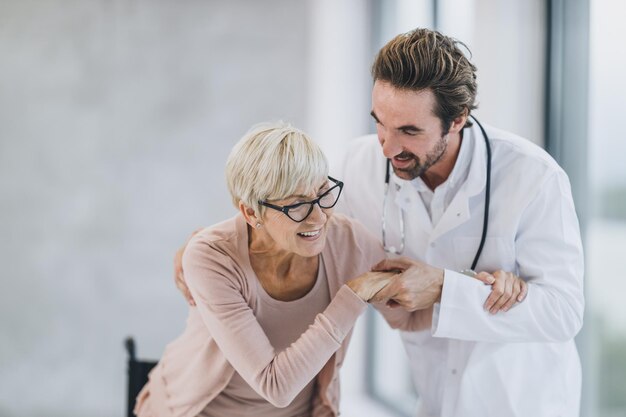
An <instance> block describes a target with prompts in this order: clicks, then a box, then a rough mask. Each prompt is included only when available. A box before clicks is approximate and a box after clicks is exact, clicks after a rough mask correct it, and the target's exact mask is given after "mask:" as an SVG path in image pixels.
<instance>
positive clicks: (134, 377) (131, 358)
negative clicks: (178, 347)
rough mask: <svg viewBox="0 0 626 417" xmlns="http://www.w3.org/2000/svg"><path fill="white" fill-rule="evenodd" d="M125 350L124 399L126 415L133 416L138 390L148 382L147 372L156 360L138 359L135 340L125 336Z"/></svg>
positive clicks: (127, 416)
mask: <svg viewBox="0 0 626 417" xmlns="http://www.w3.org/2000/svg"><path fill="white" fill-rule="evenodd" d="M124 346H125V347H126V352H127V353H128V369H127V372H128V378H127V381H128V387H127V401H126V405H127V408H126V417H135V414H134V413H133V408H135V400H136V399H137V395H138V394H139V391H141V389H142V388H143V386H144V385H145V384H146V382H148V373H149V372H150V370H151V369H152V368H154V366H155V365H156V364H157V362H156V361H146V360H138V359H137V356H136V350H135V340H134V339H133V338H132V337H127V338H126V340H125V341H124Z"/></svg>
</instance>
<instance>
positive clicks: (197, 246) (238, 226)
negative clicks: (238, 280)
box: [183, 215, 248, 271]
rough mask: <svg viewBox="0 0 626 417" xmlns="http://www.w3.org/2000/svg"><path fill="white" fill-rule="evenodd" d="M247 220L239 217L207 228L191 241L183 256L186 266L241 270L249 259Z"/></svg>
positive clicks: (184, 265)
mask: <svg viewBox="0 0 626 417" xmlns="http://www.w3.org/2000/svg"><path fill="white" fill-rule="evenodd" d="M246 233H247V229H246V225H245V221H244V220H243V218H241V216H240V215H237V216H234V217H232V218H230V219H228V220H225V221H223V222H220V223H216V224H214V225H212V226H209V227H206V228H204V229H202V230H201V231H199V232H198V233H196V235H195V236H193V237H192V238H191V240H190V241H189V243H188V244H187V248H186V249H185V253H184V255H183V267H184V268H185V270H186V269H187V266H191V265H196V266H203V267H205V268H210V269H217V270H231V271H233V270H239V269H241V268H236V266H241V265H243V264H245V258H246V256H247V242H248V240H247V236H243V235H244V234H246Z"/></svg>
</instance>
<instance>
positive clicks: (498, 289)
mask: <svg viewBox="0 0 626 417" xmlns="http://www.w3.org/2000/svg"><path fill="white" fill-rule="evenodd" d="M475 278H476V279H478V280H479V281H482V282H484V283H485V284H489V285H491V294H489V297H487V301H485V304H484V305H483V308H484V309H485V310H486V311H489V312H490V313H491V314H496V313H497V312H499V311H509V309H510V308H511V307H513V305H514V304H515V303H519V302H521V301H523V300H524V298H526V294H527V293H528V284H526V281H524V280H523V279H521V278H520V277H518V276H516V275H515V274H514V273H512V272H506V271H502V270H499V271H496V272H494V273H493V274H490V273H488V272H479V273H477V274H476V276H475Z"/></svg>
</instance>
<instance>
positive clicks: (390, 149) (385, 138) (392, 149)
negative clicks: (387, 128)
mask: <svg viewBox="0 0 626 417" xmlns="http://www.w3.org/2000/svg"><path fill="white" fill-rule="evenodd" d="M378 141H379V142H380V146H381V147H382V148H383V154H384V155H385V158H393V157H394V156H396V155H398V154H400V153H401V152H402V151H403V149H402V146H401V145H400V143H398V141H396V140H395V139H394V138H393V137H390V135H381V134H380V132H379V135H378Z"/></svg>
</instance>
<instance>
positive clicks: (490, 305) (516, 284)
mask: <svg viewBox="0 0 626 417" xmlns="http://www.w3.org/2000/svg"><path fill="white" fill-rule="evenodd" d="M443 278H444V270H443V269H439V268H435V267H433V266H430V265H427V264H425V263H423V262H420V261H415V260H412V259H409V258H405V257H401V258H394V259H385V260H383V261H381V262H379V263H378V264H376V265H375V266H374V267H373V268H372V271H371V272H368V273H365V274H363V275H360V276H359V277H357V278H354V279H353V280H350V281H349V282H348V283H347V285H348V286H349V287H350V288H351V289H352V290H353V291H354V292H355V293H356V294H357V295H359V297H361V298H362V299H363V300H364V301H368V302H375V303H386V304H387V305H388V306H390V307H397V306H400V307H403V308H404V309H406V310H408V311H416V310H422V309H425V308H429V307H431V306H432V305H433V304H434V303H436V302H438V301H440V299H441V292H442V288H443ZM468 279H477V280H479V281H481V282H483V283H484V284H487V285H491V287H492V291H491V293H490V294H489V296H488V297H487V300H486V301H485V303H484V305H483V307H484V309H485V310H486V311H489V312H490V313H492V314H495V313H497V312H499V311H508V310H509V309H510V308H511V307H512V306H513V305H515V303H517V302H521V301H522V300H523V299H524V298H525V297H526V294H527V291H528V287H527V284H526V282H525V281H524V280H523V279H521V278H519V277H517V276H516V275H515V274H513V273H511V272H506V271H501V270H499V271H496V272H494V273H493V274H490V273H488V272H479V273H478V274H476V276H475V277H473V278H470V277H468Z"/></svg>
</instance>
